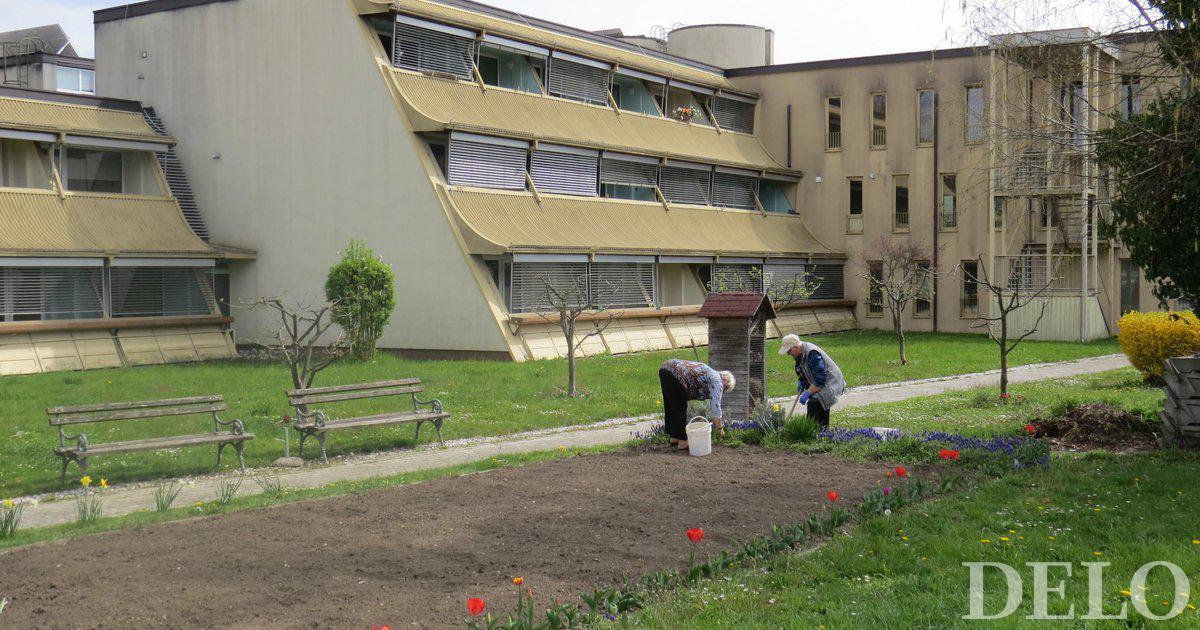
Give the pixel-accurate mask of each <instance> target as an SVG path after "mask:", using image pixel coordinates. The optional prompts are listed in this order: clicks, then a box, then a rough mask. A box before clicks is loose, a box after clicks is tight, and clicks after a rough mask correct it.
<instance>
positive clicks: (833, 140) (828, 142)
mask: <svg viewBox="0 0 1200 630" xmlns="http://www.w3.org/2000/svg"><path fill="white" fill-rule="evenodd" d="M825 150H826V151H841V150H842V132H840V131H830V132H828V133H826V134H825Z"/></svg>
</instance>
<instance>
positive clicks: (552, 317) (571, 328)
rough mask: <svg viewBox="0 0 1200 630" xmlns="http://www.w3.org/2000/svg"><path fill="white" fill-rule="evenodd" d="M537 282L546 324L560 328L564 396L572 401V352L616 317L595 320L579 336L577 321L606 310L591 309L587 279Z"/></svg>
mask: <svg viewBox="0 0 1200 630" xmlns="http://www.w3.org/2000/svg"><path fill="white" fill-rule="evenodd" d="M538 279H539V280H541V282H542V287H543V288H544V289H545V298H546V302H545V306H546V307H548V310H547V312H546V313H545V314H544V315H543V318H544V319H545V320H546V321H547V322H551V323H557V324H558V325H559V327H560V328H561V329H562V333H563V339H564V341H565V342H566V350H567V395H568V396H570V397H571V398H574V397H575V395H576V393H577V388H576V385H575V353H576V352H578V351H579V349H580V348H582V347H583V344H584V342H586V341H587V340H588V339H591V338H592V337H595V336H597V335H600V334H602V333H603V332H604V331H605V330H607V329H608V327H609V326H610V325H611V324H612V323H613V321H614V319H615V317H614V316H612V315H611V314H610V316H609V317H606V318H603V319H601V320H599V321H597V323H596V325H595V326H593V327H592V328H591V330H588V331H587V332H585V333H583V334H582V336H581V335H580V331H579V329H578V326H577V324H578V323H579V322H580V318H581V317H582V316H583V315H585V314H587V315H588V318H587V319H586V320H584V321H591V320H592V319H593V317H594V316H596V315H598V314H600V313H603V312H605V311H607V310H608V309H607V308H606V307H604V306H603V305H598V306H594V307H593V306H590V305H589V302H590V301H591V300H590V299H589V295H588V277H587V275H586V274H577V275H573V276H571V277H570V278H569V279H567V281H566V282H555V281H554V279H552V278H551V277H550V276H548V275H540V276H538Z"/></svg>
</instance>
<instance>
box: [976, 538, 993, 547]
mask: <svg viewBox="0 0 1200 630" xmlns="http://www.w3.org/2000/svg"><path fill="white" fill-rule="evenodd" d="M979 542H981V543H983V544H985V545H990V544H992V541H990V540H988V539H986V538H983V539H981V540H980V541H979Z"/></svg>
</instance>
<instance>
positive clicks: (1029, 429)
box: [1025, 424, 1037, 435]
mask: <svg viewBox="0 0 1200 630" xmlns="http://www.w3.org/2000/svg"><path fill="white" fill-rule="evenodd" d="M1025 432H1026V433H1028V434H1029V435H1033V434H1034V433H1037V427H1035V426H1033V425H1032V424H1027V425H1025Z"/></svg>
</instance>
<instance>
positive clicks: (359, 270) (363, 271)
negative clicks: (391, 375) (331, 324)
mask: <svg viewBox="0 0 1200 630" xmlns="http://www.w3.org/2000/svg"><path fill="white" fill-rule="evenodd" d="M325 298H326V299H327V300H329V301H330V302H331V303H332V304H333V305H334V306H333V321H335V322H337V324H338V325H339V326H341V327H342V328H343V329H344V330H345V331H346V335H347V336H348V337H349V340H350V350H351V352H353V353H354V356H355V357H357V358H358V359H359V360H361V361H369V360H370V359H371V358H372V357H374V356H375V344H376V343H377V342H378V341H379V338H380V337H382V336H383V329H384V327H386V326H387V324H388V320H390V319H391V318H392V310H394V309H395V308H396V277H395V274H393V273H392V268H391V266H389V265H387V264H386V263H384V262H383V261H382V260H380V258H379V257H378V256H376V255H375V252H374V251H372V250H371V249H370V248H369V247H367V246H366V244H364V243H363V242H362V241H350V247H349V249H347V250H346V251H344V252H342V259H341V261H339V262H338V264H336V265H334V266H333V267H331V268H330V269H329V277H328V278H327V279H326V280H325Z"/></svg>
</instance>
